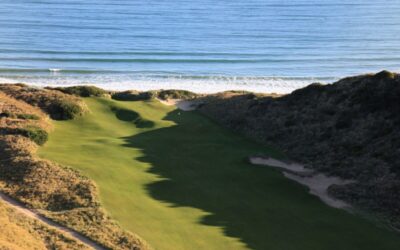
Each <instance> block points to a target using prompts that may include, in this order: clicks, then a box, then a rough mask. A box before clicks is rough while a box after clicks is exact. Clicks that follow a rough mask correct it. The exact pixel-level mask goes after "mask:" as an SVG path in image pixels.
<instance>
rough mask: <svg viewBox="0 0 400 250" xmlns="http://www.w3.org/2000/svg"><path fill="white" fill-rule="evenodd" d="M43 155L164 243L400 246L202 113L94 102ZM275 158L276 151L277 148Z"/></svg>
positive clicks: (124, 221)
mask: <svg viewBox="0 0 400 250" xmlns="http://www.w3.org/2000/svg"><path fill="white" fill-rule="evenodd" d="M85 102H86V103H87V105H88V106H89V108H90V110H91V112H90V113H88V114H86V115H85V116H84V117H81V118H78V119H76V120H72V121H57V122H55V130H54V131H53V132H52V133H51V134H50V138H49V141H48V142H47V144H46V145H45V146H44V147H43V148H41V150H40V151H39V154H40V156H42V157H44V158H48V159H51V160H55V161H57V162H60V163H62V164H66V165H70V166H72V167H74V168H76V169H79V170H81V171H82V173H83V174H85V175H87V176H89V177H90V178H92V179H93V180H94V181H95V182H96V184H97V185H98V187H99V190H100V198H101V202H102V204H103V205H104V207H105V208H106V210H107V211H108V212H109V214H110V215H111V216H112V217H113V218H114V219H116V220H117V221H118V222H119V223H120V224H121V225H122V226H123V227H124V228H126V229H128V230H130V231H132V232H134V233H137V234H139V235H140V236H142V237H143V238H144V239H145V240H147V241H148V242H149V243H150V244H151V245H152V246H153V247H155V248H156V249H174V250H175V249H248V248H250V249H269V250H291V249H293V250H294V249H295V250H301V249H304V250H313V249H316V250H329V249H332V250H336V249H345V250H347V249H350V250H353V249H362V250H366V249H373V250H376V249H380V250H384V249H400V237H399V236H398V235H397V234H395V233H393V232H389V231H387V230H386V229H382V228H378V227H376V226H375V225H373V224H372V223H370V222H369V221H366V220H363V219H361V218H358V217H356V216H354V215H351V214H349V213H347V212H345V211H342V210H338V209H333V208H330V207H328V206H326V205H324V204H323V203H322V202H320V201H319V200H318V198H316V197H314V196H311V195H309V194H308V193H307V190H306V188H304V187H302V186H300V185H298V184H296V183H294V182H291V181H289V180H287V179H285V178H284V177H283V176H282V174H281V173H279V172H278V171H275V170H273V169H269V168H267V167H256V166H252V165H250V164H249V163H247V161H246V157H247V156H249V155H252V154H255V153H263V152H264V153H271V154H274V153H273V152H272V151H271V150H270V149H268V148H265V147H262V146H260V145H257V144H255V143H252V142H250V141H248V140H246V139H244V138H242V137H240V136H237V135H234V134H232V133H231V132H229V131H226V130H224V129H222V128H220V127H219V126H218V125H216V124H215V123H213V122H212V121H210V120H209V119H207V118H205V117H203V116H201V115H199V114H197V113H196V112H183V111H177V110H174V109H173V108H172V107H167V106H163V105H162V104H160V103H158V102H157V101H148V102H143V101H137V102H121V101H115V100H108V99H103V98H88V99H85ZM275 155H276V154H275Z"/></svg>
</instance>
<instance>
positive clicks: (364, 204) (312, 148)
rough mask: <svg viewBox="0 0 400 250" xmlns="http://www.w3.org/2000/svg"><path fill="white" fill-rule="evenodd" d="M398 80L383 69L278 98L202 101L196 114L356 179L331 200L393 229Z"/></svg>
mask: <svg viewBox="0 0 400 250" xmlns="http://www.w3.org/2000/svg"><path fill="white" fill-rule="evenodd" d="M399 100H400V76H399V75H398V74H395V73H391V72H388V71H383V72H379V73H377V74H375V75H363V76H356V77H349V78H345V79H342V80H340V81H338V82H336V83H334V84H329V85H321V84H312V85H310V86H307V87H305V88H303V89H299V90H296V91H294V92H293V93H291V94H289V95H286V96H282V97H279V98H271V97H261V98H255V99H254V98H249V95H248V94H244V95H233V96H229V97H226V96H225V97H223V96H219V95H215V96H209V97H207V98H205V100H204V103H205V104H204V105H203V106H202V107H201V108H200V111H201V112H202V113H204V114H206V115H207V116H209V117H212V118H213V119H215V120H216V121H218V122H220V123H221V124H223V125H225V126H227V127H229V128H231V129H233V130H235V131H238V132H241V133H243V134H245V135H246V136H248V137H251V138H253V139H255V140H257V141H259V142H262V143H265V144H273V145H275V146H277V147H279V148H280V149H281V150H283V151H284V152H287V153H288V155H289V156H290V157H291V158H293V159H295V160H297V161H300V162H302V163H305V164H307V165H309V166H310V167H312V168H315V169H318V170H320V171H323V172H325V173H328V174H329V175H336V176H340V177H343V178H345V179H354V180H356V181H357V182H356V183H353V184H349V185H345V186H332V187H331V188H330V189H329V190H330V193H331V194H332V195H334V196H335V197H338V198H341V199H344V200H346V201H348V202H350V203H351V204H353V205H354V206H356V207H358V208H361V209H364V210H368V211H373V212H375V213H376V214H378V215H382V214H383V215H384V216H385V217H386V218H388V219H389V220H390V221H391V222H392V224H393V225H395V226H397V227H400V210H399V208H400V167H399V166H400V151H399V148H400V116H399V114H400V102H399Z"/></svg>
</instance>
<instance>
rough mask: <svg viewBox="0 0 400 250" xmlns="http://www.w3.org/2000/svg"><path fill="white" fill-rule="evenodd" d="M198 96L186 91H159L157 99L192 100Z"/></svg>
mask: <svg viewBox="0 0 400 250" xmlns="http://www.w3.org/2000/svg"><path fill="white" fill-rule="evenodd" d="M197 96H198V95H197V94H195V93H193V92H190V91H187V90H176V89H169V90H160V91H158V92H157V97H158V98H160V99H162V100H168V99H184V100H186V99H193V98H195V97H197Z"/></svg>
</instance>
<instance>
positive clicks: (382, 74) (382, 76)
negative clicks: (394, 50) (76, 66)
mask: <svg viewBox="0 0 400 250" xmlns="http://www.w3.org/2000/svg"><path fill="white" fill-rule="evenodd" d="M395 76H396V75H395V73H392V72H390V71H387V70H383V71H381V72H379V73H376V74H375V75H374V76H373V78H374V79H376V80H381V79H394V78H395Z"/></svg>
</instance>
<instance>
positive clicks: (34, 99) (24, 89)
mask: <svg viewBox="0 0 400 250" xmlns="http://www.w3.org/2000/svg"><path fill="white" fill-rule="evenodd" d="M0 91H2V92H3V93H5V94H7V95H9V96H11V97H13V98H15V99H18V100H22V101H24V102H26V103H28V104H30V105H32V106H36V107H39V108H41V109H42V110H44V111H45V112H46V113H48V114H49V115H50V117H51V118H52V119H56V120H68V119H74V118H76V117H78V116H81V115H82V114H84V113H85V112H86V111H87V107H86V106H85V105H84V103H83V102H82V101H81V100H80V99H79V98H77V97H74V96H71V95H67V94H64V93H61V92H60V91H57V90H49V89H37V88H31V87H28V86H26V85H21V84H0Z"/></svg>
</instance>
